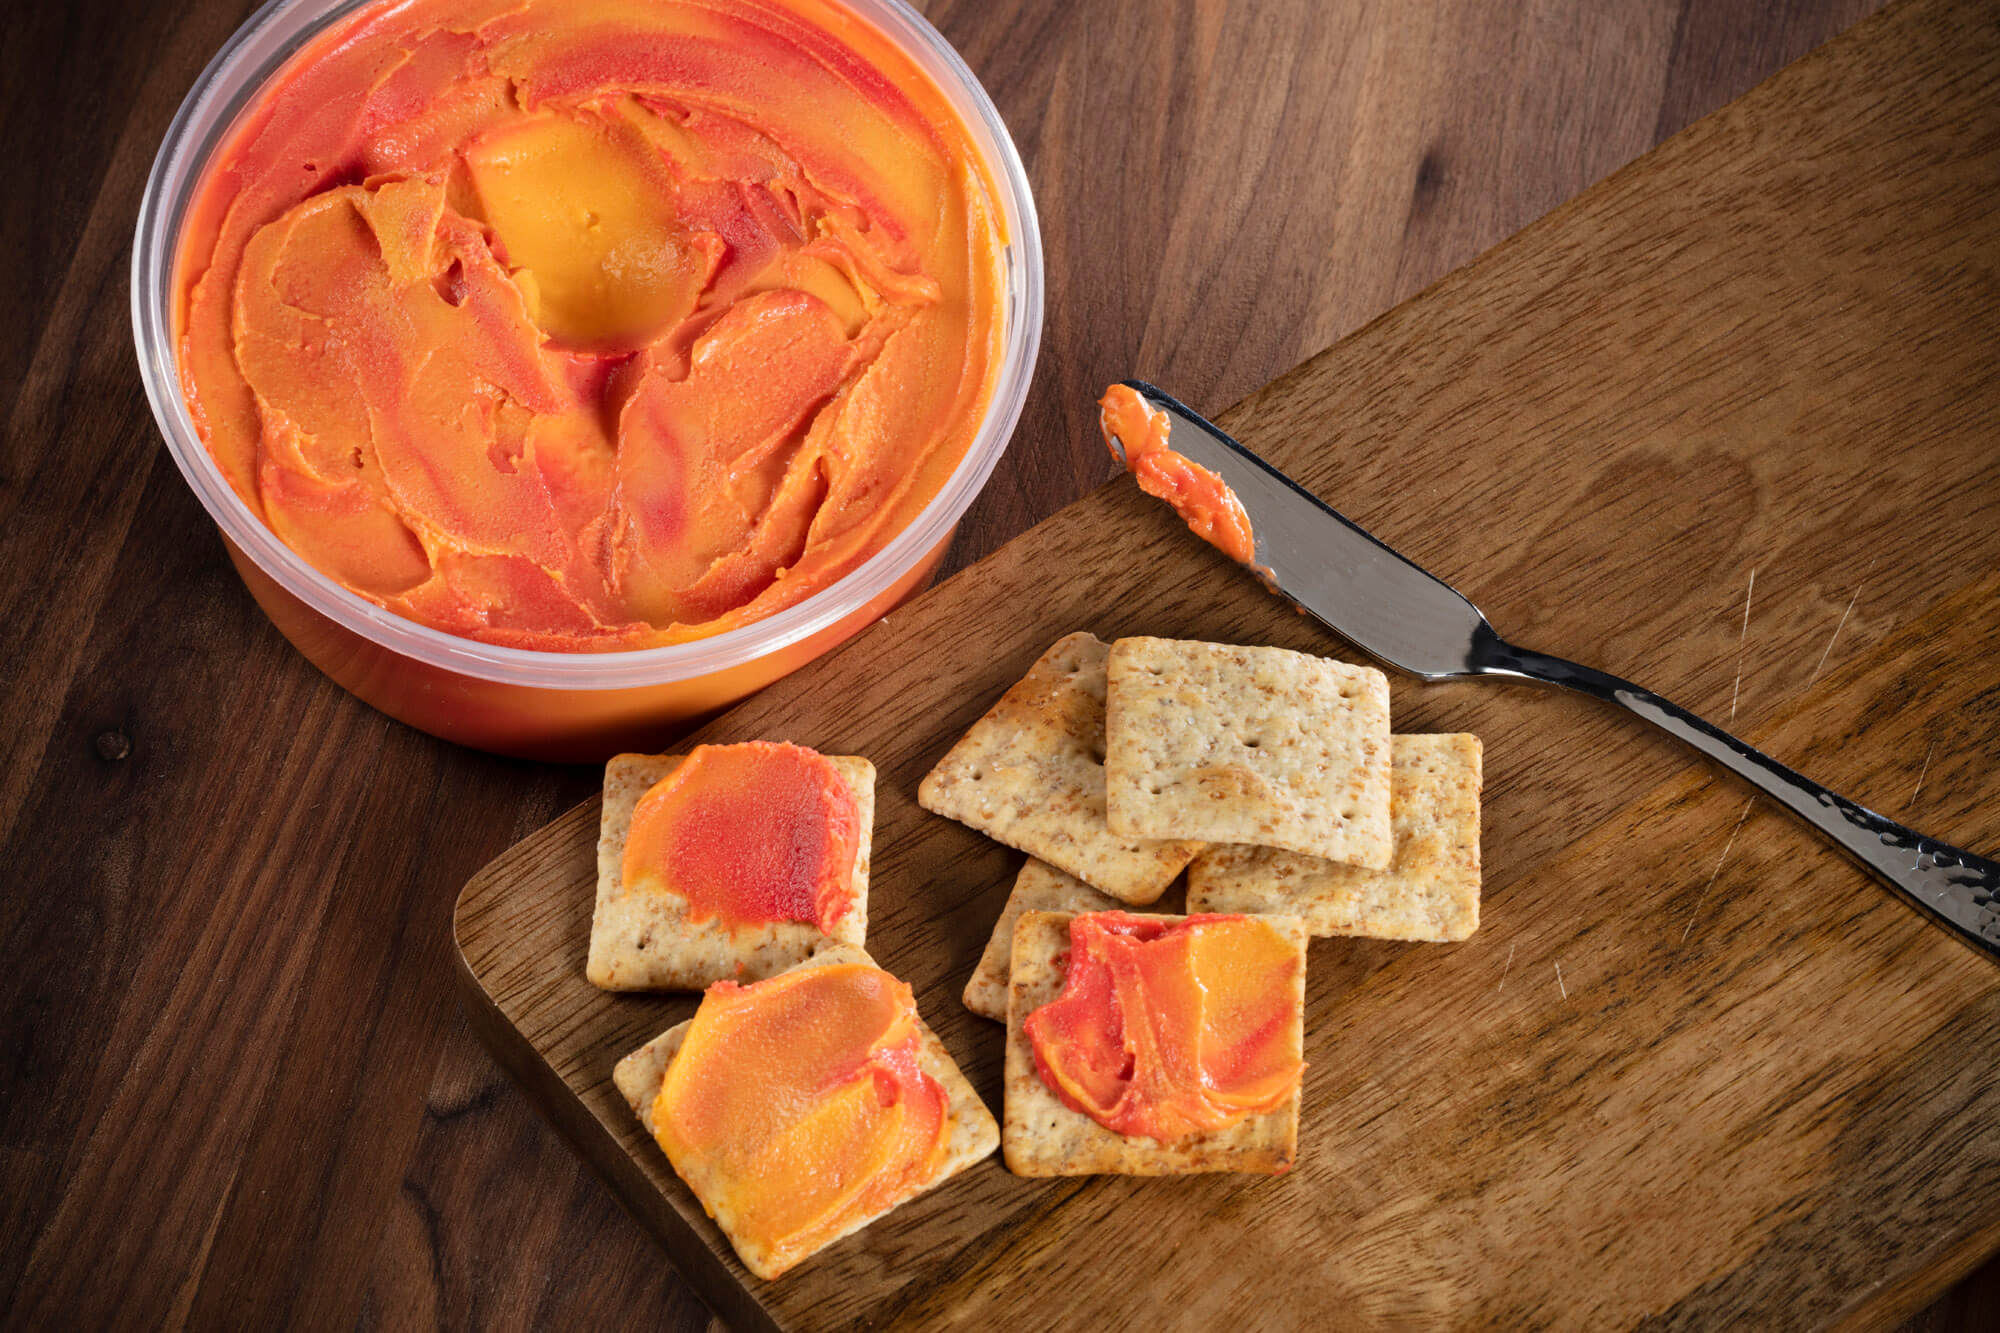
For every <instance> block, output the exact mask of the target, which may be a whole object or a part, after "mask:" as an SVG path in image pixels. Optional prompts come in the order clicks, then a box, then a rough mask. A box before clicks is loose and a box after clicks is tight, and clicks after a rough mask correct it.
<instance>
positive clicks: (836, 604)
mask: <svg viewBox="0 0 2000 1333" xmlns="http://www.w3.org/2000/svg"><path fill="white" fill-rule="evenodd" d="M379 2H380V0H333V2H332V3H328V0H267V3H266V4H265V5H264V6H263V7H262V8H260V9H258V10H257V12H256V13H254V14H253V15H251V17H250V18H249V19H248V20H247V21H246V22H245V23H244V24H243V26H242V27H240V28H238V29H237V30H236V31H235V32H234V33H233V34H231V36H230V38H229V40H228V41H227V42H225V43H224V44H223V46H222V49H221V50H220V51H218V52H216V54H215V56H214V58H213V59H211V60H210V61H209V62H208V64H207V66H206V67H205V68H204V69H203V70H202V72H201V74H200V76H199V77H198V78H197V79H196V80H195V83H194V86H193V87H192V88H191V89H190V90H189V92H188V94H187V96H186V98H184V99H183V100H182V102H181V105H180V107H179V109H178V110H177V111H176V112H175V113H174V118H173V120H172V121H171V122H170V123H169V125H168V127H167V132H166V137H165V138H164V139H163V140H162V142H161V144H160V148H159V152H158V154H157V155H156V156H155V157H154V159H153V167H152V171H151V173H150V174H149V175H148V177H147V180H146V188H145V194H144V196H143V197H142V199H141V201H140V205H139V215H138V222H137V227H136V232H135V236H134V244H133V247H132V329H133V341H134V345H135V347H136V350H137V352H138V358H139V372H140V377H141V379H142V380H143V381H144V383H145V387H146V397H147V400H148V401H149V403H150V404H151V406H152V409H153V417H154V419H155V420H156V421H157V422H158V423H159V427H160V431H161V434H162V435H164V436H165V437H166V443H167V449H168V452H169V453H170V454H171V455H172V457H173V460H174V463H175V465H176V466H177V467H178V468H179V469H180V471H181V475H182V476H183V477H184V478H185V479H186V480H187V483H188V485H189V487H190V488H192V489H193V491H194V493H195V496H196V498H197V499H199V500H200V501H201V504H202V507H203V508H204V509H206V510H207V511H208V515H209V517H210V518H211V519H213V520H214V521H215V523H216V525H217V526H218V527H219V528H221V530H222V534H223V537H224V539H225V540H226V541H228V542H229V543H230V544H231V545H233V546H235V547H236V548H237V549H238V550H239V551H241V552H242V553H243V554H244V555H246V556H247V557H248V558H249V559H250V560H251V562H252V563H254V564H255V565H256V566H257V567H258V568H259V569H261V570H263V572H264V573H265V574H267V575H269V576H270V577H271V578H272V579H273V580H275V581H276V582H277V583H278V584H279V586H281V587H283V588H284V589H285V590H286V591H287V592H289V593H290V594H291V595H292V596H294V597H296V598H298V599H299V600H300V601H302V602H304V603H305V604H306V605H307V606H309V607H311V608H312V609H313V610H315V611H317V612H319V613H321V614H322V615H325V616H327V617H328V618H330V619H331V620H333V621H334V622H335V623H337V624H339V625H341V626H342V627H344V628H346V629H348V630H350V631H352V632H354V633H356V634H359V635H361V636H362V637H364V638H366V639H368V640H371V641H372V642H374V643H377V644H379V645H381V646H382V647H384V648H387V649H389V650H391V651H393V652H396V653H398V654H400V655H402V656H405V657H410V658H414V659H416V660H419V661H422V662H425V663H428V664H430V665H433V666H437V667H441V668H444V669H446V670H449V671H453V672H457V673H460V674H463V675H467V676H472V677H475V678H478V679H482V680H488V681H494V682H499V683H502V684H511V685H524V686H530V687H539V688H558V689H568V690H612V689H628V688H633V687H636V686H646V685H660V684H666V683H670V682H673V681H678V680H686V679H691V678H694V677H699V676H705V675H709V674H711V673H714V672H718V671H726V670H728V669H730V668H732V667H736V666H740V665H742V664H744V663H746V662H749V661H753V660H756V659H758V658H762V657H765V656H767V655H769V654H771V653H775V652H778V651H780V650H782V649H784V648H786V647H789V646H791V645H792V644H795V643H798V642H800V641H801V640H804V639H808V638H811V637H812V636H814V635H816V634H819V633H821V632H823V631H825V630H827V629H829V628H831V627H833V626H835V625H836V624H838V623H839V622H840V621H841V620H843V619H845V618H846V617H848V616H851V615H852V614H853V613H854V612H855V611H856V610H857V609H859V608H860V607H863V606H866V605H867V604H869V603H870V602H871V601H873V600H875V599H876V598H877V597H879V596H881V595H882V594H883V593H884V592H886V591H887V590H888V589H889V588H890V587H891V586H892V585H893V584H894V583H895V582H896V581H897V580H898V579H900V578H901V577H903V576H904V575H905V574H907V573H908V572H909V571H910V570H911V569H913V568H915V567H916V565H917V564H918V562H919V561H921V560H922V559H923V558H924V557H925V556H926V555H927V554H929V553H930V552H931V551H932V550H933V549H934V548H935V547H937V546H938V545H940V544H941V543H942V542H944V541H946V540H948V539H949V537H950V535H951V532H952V529H953V528H954V527H955V526H956V525H957V523H958V520H959V519H960V518H961V517H962V516H963V515H964V513H965V510H966V509H967V508H968V507H970V505H971V503H972V501H973V499H974V498H975V497H976V496H977V495H978V494H979V492H980V490H981V489H982V488H983V487H984V486H985V484H986V480H987V478H988V477H989V476H991V475H992V472H993V468H994V466H995V465H996V464H997V463H998V462H999V460H1000V455H1001V454H1002V453H1003V452H1004V451H1005V449H1006V447H1007V443H1008V440H1009V439H1010V438H1011V437H1012V435H1013V432H1014V428H1015V426H1016V425H1017V424H1018V423H1019V421H1020V416H1021V409H1022V406H1023V404H1024V403H1025V401H1026V398H1027V391H1028V385H1029V382H1030V381H1031V379H1032V377H1033V372H1034V365H1035V359H1036V355H1037V353H1038V352H1039V350H1040V346H1041V332H1042V303H1043V271H1042V262H1043V261H1042V245H1041V232H1040V226H1039V222H1038V220H1037V217H1036V213H1035V203H1034V197H1033V194H1032V193H1031V191H1030V189H1029V185H1028V176H1027V171H1026V169H1025V167H1024V166H1023V165H1022V162H1021V157H1020V154H1019V152H1018V151H1017V150H1016V149H1015V146H1014V141H1013V139H1012V138H1011V137H1010V136H1009V134H1008V133H1007V127H1006V125H1005V124H1004V123H1003V122H1002V121H1001V119H1000V113H999V111H998V109H997V108H996V107H995V106H994V105H993V101H992V99H991V98H990V97H989V96H988V95H987V93H986V90H985V89H984V88H983V87H982V86H981V85H980V83H979V80H978V79H977V78H976V77H975V76H974V75H973V73H972V71H971V69H970V68H969V67H968V66H967V65H966V63H965V61H964V60H963V59H962V58H961V57H960V56H959V54H958V52H957V51H956V50H954V49H953V48H952V46H951V44H950V43H949V42H947V41H946V40H945V39H944V37H943V35H942V34H940V33H939V32H938V31H937V29H936V28H934V27H932V26H931V25H930V23H929V22H928V21H927V20H926V19H925V18H924V17H923V16H922V15H921V14H919V13H918V12H917V11H916V10H915V9H914V8H912V7H911V6H910V4H909V3H908V0H834V2H835V3H837V4H838V5H840V6H841V7H842V8H845V9H847V10H848V11H849V12H850V13H852V14H854V15H855V16H856V17H857V18H859V19H860V20H861V21H863V22H865V23H868V24H869V25H870V26H872V27H874V28H876V29H877V30H879V31H880V32H882V33H883V34H885V35H886V36H887V37H888V38H889V39H890V40H891V41H892V42H893V43H894V44H895V45H896V46H897V47H899V48H900V49H901V50H902V51H903V52H904V53H905V54H906V55H908V56H909V57H910V58H911V60H912V61H914V62H915V64H916V65H917V67H918V69H919V70H920V71H922V72H923V73H924V74H925V75H926V76H927V77H929V78H930V79H931V80H932V81H933V82H934V83H935V84H936V85H937V87H938V88H939V90H940V91H941V92H942V93H943V94H944V95H945V97H946V99H947V100H948V101H949V102H950V103H951V105H952V106H953V108H954V109H955V110H956V111H957V112H958V114H959V116H960V118H961V119H962V120H963V122H964V125H965V128H966V131H967V132H968V134H969V135H970V136H971V138H972V140H973V145H974V147H975V149H976V150H977V151H978V153H979V155H980V157H981V158H982V159H983V160H982V162H981V163H980V164H979V165H981V166H983V167H984V168H985V174H986V176H987V178H988V182H989V184H990V186H991V187H992V189H993V191H994V198H993V200H992V203H993V206H994V208H995V210H996V212H997V214H998V217H999V221H1000V224H1001V226H1002V228H1003V230H1004V235H1005V240H1004V242H1003V244H1002V246H1001V250H1000V256H999V268H1000V272H999V274H998V277H999V282H1000V287H1001V300H1002V303H1003V309H1002V319H1003V334H1002V339H1001V348H1000V369H999V373H998V376H997V377H996V380H995V383H994V388H993V395H992V398H991V399H990V400H989V402H988V405H987V410H986V417H985V420H984V421H982V422H981V423H980V427H979V430H978V432H977V433H976V434H975V435H974V437H973V439H972V442H971V444H970V445H969V446H967V448H966V452H965V456H964V457H963V458H962V459H960V460H959V463H958V466H957V467H956V468H954V469H953V470H952V473H951V475H950V476H949V477H948V478H946V480H945V483H944V485H943V486H941V487H940V488H939V489H938V493H937V494H936V495H935V496H933V497H931V500H930V502H929V503H928V504H926V505H925V506H924V508H923V509H922V510H920V511H919V512H918V513H917V515H916V517H915V518H914V519H912V520H911V521H910V523H909V524H908V525H907V526H906V527H905V528H904V529H903V530H902V531H901V532H899V533H897V534H896V536H895V537H894V538H892V539H891V540H890V541H889V542H888V543H887V544H886V545H884V546H883V548H882V549H881V550H879V551H877V552H876V553H875V554H874V555H872V556H870V557H869V558H868V559H867V560H865V561H864V562H862V563H861V564H860V565H859V566H857V567H856V568H854V569H852V570H850V571H849V572H848V573H846V574H845V575H843V576H842V577H841V578H839V579H837V580H836V581H835V582H833V583H832V584H830V585H828V586H827V587H825V588H822V589H820V590H819V591H818V592H816V593H814V594H812V595H811V596H809V597H807V598H806V599H804V600H803V601H801V602H799V603H798V604H797V605H795V606H790V607H787V608H785V609H783V610H781V611H778V612H776V613H775V614H773V615H771V616H768V617H766V618H764V619H762V620H758V621H755V622H753V623H751V624H749V625H744V626H740V627H738V628H736V629H733V630H729V631H726V632H724V633H721V634H716V635H712V636H710V637H708V638H703V639H695V640H691V641H688V642H686V643H676V644H669V645H666V646H664V647H658V648H645V649H635V650H629V651H622V652H604V653H597V652H577V653H556V652H542V651H537V650H533V649H526V648H508V647H503V646H500V645H495V644H488V643H482V642H480V641H478V640H475V639H467V638H461V637H459V636H457V635H453V634H447V633H445V632H444V631H442V630H437V629H433V628H431V627H430V626H428V625H423V624H419V623H418V622H416V621H413V620H409V619H406V618H404V617H402V616H399V615H397V614H395V613H394V612H392V611H388V610H385V609H384V608H382V607H379V606H377V605H375V604H374V603H373V602H370V601H368V600H367V599H365V598H363V597H361V596H359V595H357V594H355V593H353V592H350V591H349V590H348V589H346V588H343V587H341V586H340V585H339V584H337V583H335V582H333V581H332V580H331V579H329V578H328V577H326V576H325V575H324V574H322V573H320V572H319V571H318V570H317V569H315V568H313V567H312V565H310V564H309V563H307V562H306V560H305V559H304V558H303V557H302V556H300V555H299V554H298V553H297V552H295V551H293V550H292V549H291V548H290V547H289V546H287V545H285V544H284V542H283V541H281V540H279V538H278V537H277V535H276V534H275V533H273V532H272V531H271V529H270V528H269V527H267V526H266V525H265V524H264V522H263V520H261V519H260V518H258V517H257V515H256V514H255V513H253V512H252V511H251V510H250V507H249V506H248V505H247V504H245V503H244V501H243V499H242V497H241V496H239V495H238V494H237V493H236V491H235V488H234V487H232V486H231V485H230V484H229V483H228V481H227V480H226V479H225V478H224V477H223V476H222V474H221V470H220V469H219V468H218V467H217V466H216V465H215V463H214V461H213V459H212V458H211V457H210V456H209V453H208V450H207V447H206V446H205V445H203V444H202V442H201V438H200V436H199V434H198V433H197V432H196V430H195V427H194V422H193V419H192V418H191V416H190V415H189V412H188V408H187V403H186V402H185V400H184V399H183V398H182V396H181V388H180V376H179V371H178V365H177V358H176V356H175V353H174V346H173V332H172V330H173V303H174V299H175V283H174V273H173V267H174V255H175V248H176V242H177V240H178V237H179V232H180V227H181V224H182V222H183V220H184V219H185V216H186V213H187V208H188V204H189V202H190V200H191V197H192V194H193V189H194V186H195V185H196V183H197V182H198V181H199V180H200V177H201V174H202V171H203V169H204V168H205V167H206V166H207V165H208V162H209V160H210V158H211V157H212V156H213V154H214V153H215V151H216V149H217V148H218V147H219V146H220V145H221V144H222V143H223V142H224V141H225V140H226V139H227V138H228V137H229V135H230V134H231V133H232V132H233V131H234V129H235V128H236V125H237V123H238V120H239V117H240V116H241V114H242V113H243V111H244V110H245V109H246V108H247V107H248V106H249V105H250V104H251V103H252V102H253V101H254V100H255V97H256V95H257V93H259V92H260V91H261V90H262V89H263V88H264V86H265V85H266V84H267V82H268V81H269V80H270V78H271V77H272V75H274V74H275V73H277V72H278V70H279V69H280V68H281V67H282V66H283V65H284V64H285V63H286V62H287V61H288V60H290V59H291V57H292V56H293V55H294V54H295V53H296V52H297V51H298V50H299V49H300V48H301V47H302V46H303V45H304V44H305V43H306V42H308V41H310V40H311V39H312V38H313V37H314V36H316V35H318V34H319V33H320V32H322V31H323V30H325V29H326V28H327V27H329V26H331V25H332V24H334V23H336V22H338V21H340V20H341V19H343V18H345V17H347V16H348V15H349V14H351V13H352V12H353V11H355V10H356V9H359V8H362V7H363V6H365V5H368V4H373V3H379Z"/></svg>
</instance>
